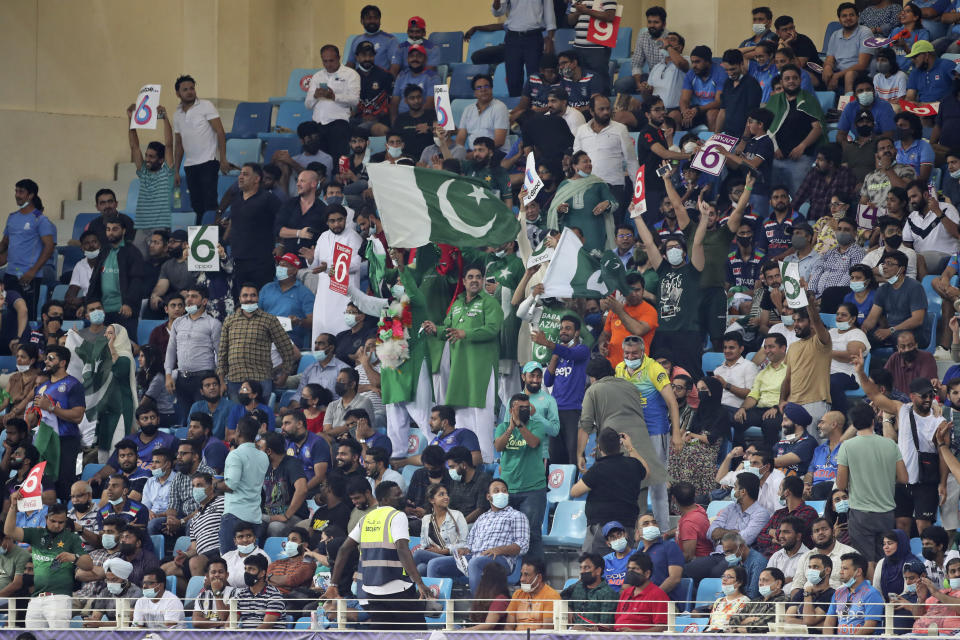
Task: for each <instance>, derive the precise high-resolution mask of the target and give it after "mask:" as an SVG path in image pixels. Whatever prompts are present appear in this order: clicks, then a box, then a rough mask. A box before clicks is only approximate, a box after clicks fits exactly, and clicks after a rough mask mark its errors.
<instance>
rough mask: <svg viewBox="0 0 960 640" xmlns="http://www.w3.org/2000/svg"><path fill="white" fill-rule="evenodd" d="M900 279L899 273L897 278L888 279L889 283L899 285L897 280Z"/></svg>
mask: <svg viewBox="0 0 960 640" xmlns="http://www.w3.org/2000/svg"><path fill="white" fill-rule="evenodd" d="M899 279H900V274H899V273H898V274H897V275H895V276H890V277H889V278H887V282H889V283H890V284H897V280H899Z"/></svg>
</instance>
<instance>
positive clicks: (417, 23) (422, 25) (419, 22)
mask: <svg viewBox="0 0 960 640" xmlns="http://www.w3.org/2000/svg"><path fill="white" fill-rule="evenodd" d="M410 27H416V28H417V29H426V28H427V23H426V21H425V20H424V19H423V18H421V17H420V16H413V17H412V18H410V19H409V20H407V29H409V28H410Z"/></svg>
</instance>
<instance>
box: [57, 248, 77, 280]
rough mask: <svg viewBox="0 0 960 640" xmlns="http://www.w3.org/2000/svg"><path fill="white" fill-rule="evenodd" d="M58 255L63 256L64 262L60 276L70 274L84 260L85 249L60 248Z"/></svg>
mask: <svg viewBox="0 0 960 640" xmlns="http://www.w3.org/2000/svg"><path fill="white" fill-rule="evenodd" d="M57 253H59V254H60V255H62V256H63V262H62V263H61V265H60V275H61V276H63V275H64V274H67V273H70V272H71V271H73V268H74V267H75V266H77V263H78V262H80V261H81V260H82V259H83V249H81V248H80V247H70V246H59V247H57Z"/></svg>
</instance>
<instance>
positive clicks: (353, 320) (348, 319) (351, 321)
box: [343, 311, 357, 329]
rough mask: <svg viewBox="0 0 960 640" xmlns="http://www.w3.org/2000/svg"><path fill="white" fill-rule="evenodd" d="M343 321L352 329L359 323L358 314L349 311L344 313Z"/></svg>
mask: <svg viewBox="0 0 960 640" xmlns="http://www.w3.org/2000/svg"><path fill="white" fill-rule="evenodd" d="M343 322H344V323H345V324H346V325H347V329H350V328H351V327H353V326H354V325H356V324H357V316H355V315H353V314H352V313H350V312H349V311H347V312H345V313H344V314H343Z"/></svg>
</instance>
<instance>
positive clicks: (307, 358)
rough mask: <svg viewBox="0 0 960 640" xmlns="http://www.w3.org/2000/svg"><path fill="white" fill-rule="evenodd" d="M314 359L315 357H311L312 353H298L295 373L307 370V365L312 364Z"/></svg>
mask: <svg viewBox="0 0 960 640" xmlns="http://www.w3.org/2000/svg"><path fill="white" fill-rule="evenodd" d="M316 361H317V359H316V358H315V357H313V354H312V353H302V354H300V364H299V365H297V373H303V372H304V371H306V370H307V367H309V366H310V365H312V364H314V363H315V362H316Z"/></svg>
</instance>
